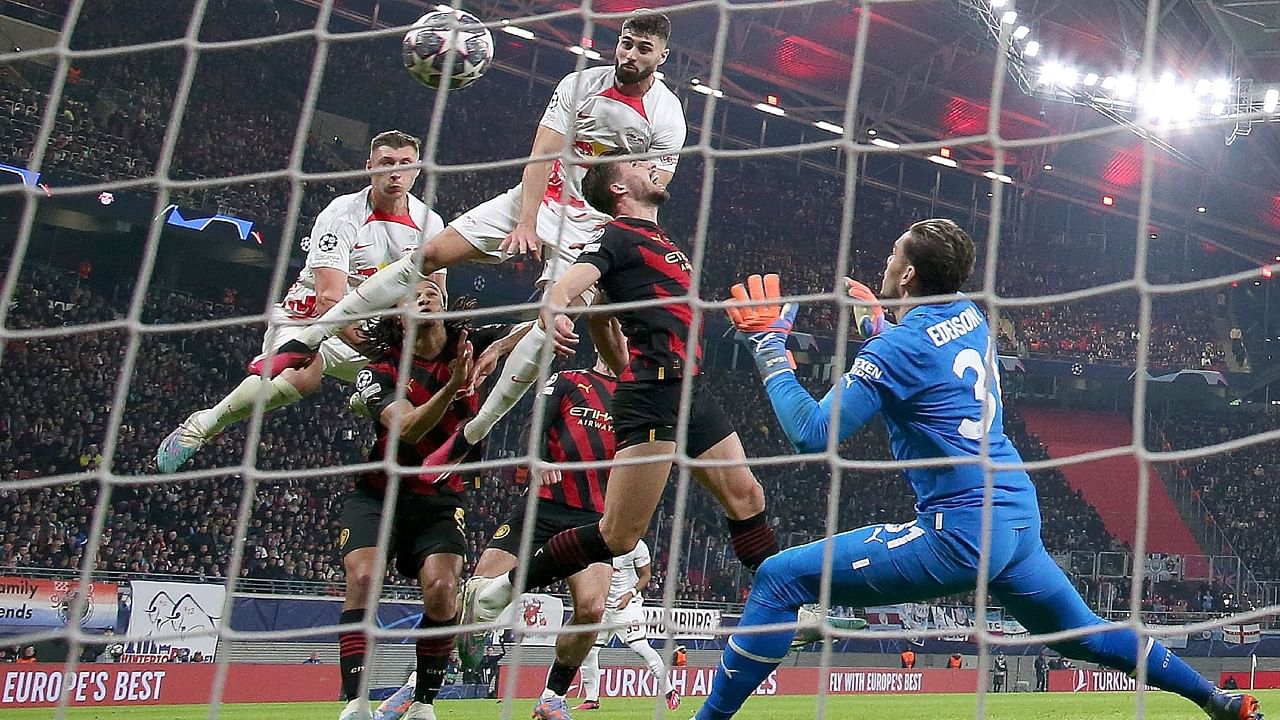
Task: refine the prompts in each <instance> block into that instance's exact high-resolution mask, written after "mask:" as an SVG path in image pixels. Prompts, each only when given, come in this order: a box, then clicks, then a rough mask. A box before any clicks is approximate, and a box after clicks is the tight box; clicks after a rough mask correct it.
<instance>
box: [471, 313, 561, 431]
mask: <svg viewBox="0 0 1280 720" xmlns="http://www.w3.org/2000/svg"><path fill="white" fill-rule="evenodd" d="M546 339H547V331H546V330H543V329H542V328H541V327H539V326H538V324H537V323H534V324H533V327H532V328H530V329H529V332H528V333H527V334H526V335H525V336H524V337H522V338H520V342H518V343H516V346H515V347H514V348H513V349H512V350H511V354H510V355H509V356H508V357H507V361H506V362H505V363H503V365H502V371H501V372H499V373H498V382H497V384H496V385H494V387H493V390H491V391H490V392H489V395H488V397H486V398H485V399H484V405H482V406H481V407H480V412H478V413H476V416H475V417H473V418H471V420H469V421H468V422H467V424H466V425H465V426H464V427H463V429H462V434H463V436H464V437H466V439H467V442H469V443H478V442H480V440H481V439H483V438H484V437H485V436H486V435H488V434H489V431H491V430H493V426H494V425H497V424H498V421H499V420H501V419H502V418H503V416H504V415H506V414H507V413H508V412H510V411H511V408H513V407H515V405H516V403H518V402H520V398H522V397H524V394H525V392H527V391H528V390H529V388H530V387H532V386H533V384H534V383H535V382H537V381H538V357H539V356H540V355H541V354H542V345H543V343H544V342H545V341H546Z"/></svg>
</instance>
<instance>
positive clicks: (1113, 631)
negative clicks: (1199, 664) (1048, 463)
mask: <svg viewBox="0 0 1280 720" xmlns="http://www.w3.org/2000/svg"><path fill="white" fill-rule="evenodd" d="M1019 534H1020V537H1019V538H1018V539H1017V540H1016V547H1017V550H1016V552H1015V553H1014V555H1013V557H1012V558H1011V559H1010V561H1009V563H1008V564H1007V565H1006V566H1005V568H1004V570H1003V571H1002V572H1000V573H999V574H997V575H993V576H992V577H993V579H992V581H991V592H992V594H993V595H994V596H995V597H996V598H997V599H999V600H1000V602H1001V604H1002V605H1003V606H1004V608H1005V609H1006V610H1008V611H1009V612H1010V614H1012V615H1013V616H1014V617H1015V618H1017V619H1018V621H1019V622H1021V623H1022V624H1023V626H1025V627H1026V628H1027V630H1029V631H1031V632H1033V633H1049V632H1058V631H1061V630H1071V629H1075V628H1082V627H1106V628H1108V629H1107V630H1106V631H1103V632H1096V633H1090V634H1088V635H1084V636H1081V637H1079V638H1075V639H1073V640H1065V641H1061V642H1057V643H1052V644H1050V645H1049V647H1051V648H1053V649H1054V650H1057V651H1058V652H1060V653H1062V654H1063V655H1065V656H1067V657H1069V658H1073V659H1076V660H1084V661H1087V662H1093V663H1098V664H1099V665H1105V666H1107V667H1110V668H1114V669H1116V670H1122V671H1124V672H1126V673H1129V674H1130V675H1135V676H1136V674H1137V671H1136V668H1137V667H1138V663H1139V662H1140V661H1142V660H1144V659H1145V665H1146V668H1147V683H1149V684H1151V685H1154V686H1155V687H1158V688H1160V689H1161V690H1167V691H1169V692H1172V693H1177V694H1178V695H1181V696H1182V697H1184V698H1186V699H1188V700H1190V701H1191V702H1193V703H1195V704H1196V705H1197V706H1198V707H1200V708H1201V709H1203V710H1204V711H1205V713H1207V714H1208V716H1209V717H1210V718H1213V719H1214V720H1255V719H1256V720H1261V718H1262V713H1261V712H1260V711H1259V709H1258V700H1257V698H1255V697H1254V696H1252V695H1249V694H1247V693H1245V694H1231V693H1228V692H1226V691H1223V690H1220V689H1218V688H1217V687H1215V686H1214V684H1213V683H1211V682H1209V681H1208V680H1206V679H1205V678H1204V677H1203V676H1201V675H1200V674H1199V673H1198V672H1196V670H1195V669H1193V668H1192V667H1191V666H1190V665H1187V663H1186V662H1184V661H1183V660H1182V659H1181V658H1179V657H1178V656H1177V655H1175V654H1174V653H1173V652H1172V651H1171V650H1169V649H1168V648H1166V647H1165V646H1164V645H1162V644H1161V643H1159V642H1157V641H1156V639H1155V638H1139V637H1138V634H1137V633H1135V632H1134V631H1133V629H1132V628H1130V627H1127V626H1124V625H1119V624H1116V623H1111V622H1107V621H1106V620H1103V619H1102V618H1100V617H1098V616H1097V615H1096V614H1094V613H1093V611H1092V610H1090V609H1089V606H1088V605H1086V604H1085V602H1084V599H1083V598H1081V597H1080V593H1079V592H1077V591H1076V589H1075V586H1073V585H1072V584H1071V580H1070V579H1069V578H1068V577H1067V576H1066V574H1065V573H1063V571H1062V568H1060V567H1059V566H1058V564H1057V563H1055V562H1054V561H1053V558H1052V557H1050V556H1049V553H1048V552H1047V551H1046V550H1045V548H1044V545H1043V544H1042V543H1041V540H1040V528H1039V527H1033V528H1028V529H1026V530H1021V531H1019Z"/></svg>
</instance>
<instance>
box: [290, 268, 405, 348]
mask: <svg viewBox="0 0 1280 720" xmlns="http://www.w3.org/2000/svg"><path fill="white" fill-rule="evenodd" d="M420 263H421V259H420V258H419V257H418V253H412V254H409V255H405V256H404V257H402V258H400V259H399V260H397V261H395V262H393V263H391V264H390V265H388V266H386V267H384V268H382V269H381V270H379V271H378V272H376V273H374V274H373V275H371V276H369V278H368V279H367V280H365V281H364V282H362V283H360V287H358V288H356V289H355V290H352V291H351V292H349V293H347V296H346V297H344V298H342V300H340V301H339V302H338V304H337V305H334V306H333V307H331V308H329V311H328V312H326V313H325V314H324V315H323V316H322V317H321V318H320V319H319V320H317V321H316V322H315V324H313V325H310V326H308V327H306V328H304V329H303V330H302V332H300V333H298V336H297V338H296V339H297V340H298V341H299V342H301V343H302V344H304V345H306V346H307V347H309V348H312V349H315V348H318V347H320V343H322V342H324V340H325V338H328V337H331V336H333V335H334V334H336V333H337V332H338V331H339V330H341V329H342V328H344V327H346V326H348V325H350V324H351V323H352V322H353V318H354V317H355V316H357V315H363V314H365V313H371V312H374V311H375V310H383V309H385V308H389V307H394V306H395V304H396V303H398V302H400V301H401V300H403V299H404V298H406V297H408V295H409V292H410V289H411V288H413V287H414V286H415V285H417V284H418V283H419V282H420V281H422V280H425V279H426V277H425V276H424V275H423V274H422V272H421V271H420V270H419V269H418V267H419V264H420Z"/></svg>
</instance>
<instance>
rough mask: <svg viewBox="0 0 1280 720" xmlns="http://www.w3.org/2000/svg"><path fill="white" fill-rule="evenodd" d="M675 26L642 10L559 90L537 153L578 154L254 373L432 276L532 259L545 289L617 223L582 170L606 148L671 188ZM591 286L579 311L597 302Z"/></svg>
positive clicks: (530, 358) (513, 373)
mask: <svg viewBox="0 0 1280 720" xmlns="http://www.w3.org/2000/svg"><path fill="white" fill-rule="evenodd" d="M670 37H671V21H670V20H668V19H667V17H666V16H665V15H663V14H661V13H656V12H652V11H637V12H636V13H635V14H633V15H631V16H630V17H628V18H627V19H626V20H625V21H624V22H623V24H622V33H621V35H620V36H619V38H618V46H617V48H616V50H615V51H614V62H613V65H611V66H606V67H593V68H587V69H585V70H582V71H579V72H574V73H570V74H568V75H566V76H565V77H564V79H563V80H561V81H560V84H559V85H558V86H557V87H556V90H555V93H553V94H552V96H551V101H550V102H549V103H548V104H547V109H546V111H545V112H544V113H543V115H542V120H541V121H540V122H539V124H538V130H537V134H536V135H535V136H534V140H533V150H532V152H531V154H530V155H531V157H540V156H550V155H555V154H557V153H562V152H564V150H565V148H566V146H567V147H568V148H569V154H570V159H569V161H568V162H565V161H564V160H562V159H559V158H557V159H554V160H545V159H538V160H531V161H530V162H529V163H528V164H527V165H525V168H524V173H523V175H522V177H521V181H520V184H519V185H516V186H515V187H513V188H511V189H510V190H508V191H507V192H505V193H503V194H502V195H499V196H498V197H495V198H493V199H491V200H489V201H487V202H484V203H482V204H480V205H479V206H477V207H475V208H474V209H472V210H470V211H468V212H466V213H463V214H462V216H461V217H459V218H458V219H457V220H454V221H453V222H452V223H450V224H449V226H448V227H447V228H445V229H444V231H443V232H441V233H440V234H438V235H436V236H435V237H432V238H430V239H429V240H428V241H427V243H426V244H425V245H424V246H423V249H422V253H421V254H420V255H418V256H414V257H413V258H404V259H403V260H401V261H400V262H397V263H394V264H392V265H391V266H390V267H388V268H386V269H385V270H383V271H382V272H379V273H378V274H377V275H375V276H373V277H372V278H370V279H369V281H368V282H367V283H364V284H363V285H361V287H360V291H359V292H357V293H353V294H351V295H350V296H348V297H347V298H344V299H343V301H342V302H340V303H338V304H337V305H336V306H334V307H333V309H331V310H330V311H329V312H327V313H325V315H324V317H322V318H320V320H319V322H318V323H316V324H315V325H313V326H312V327H310V328H307V329H305V330H303V331H302V332H299V333H298V334H297V335H296V336H294V337H292V338H290V340H289V342H287V343H283V344H281V345H280V346H279V352H278V353H277V354H276V355H275V356H274V358H273V362H272V365H271V367H268V368H263V367H262V365H261V364H260V363H259V364H257V365H254V366H251V367H250V369H251V371H253V372H260V371H264V372H265V374H266V375H267V376H275V375H277V374H279V373H280V372H282V371H283V370H284V369H286V368H293V367H299V366H305V365H307V364H308V363H310V362H311V360H312V358H314V357H315V354H316V350H317V348H319V347H321V345H322V343H323V342H324V340H325V339H326V338H327V337H329V336H330V335H332V334H333V333H336V332H338V331H339V330H340V329H341V328H342V327H344V326H345V325H347V324H348V323H349V322H350V321H351V318H353V317H356V316H359V315H363V314H367V313H370V312H373V311H376V310H380V309H382V308H386V307H390V306H392V305H394V304H395V303H396V302H398V301H399V300H400V299H401V298H403V297H404V296H405V295H406V293H407V292H408V290H409V288H411V287H412V286H413V284H414V283H415V282H417V281H418V280H419V279H421V278H422V277H423V276H424V275H425V274H429V273H432V272H435V271H436V270H439V269H440V268H446V267H450V266H452V265H455V264H457V263H460V262H466V261H471V262H482V263H500V262H503V261H504V260H506V259H507V258H509V257H511V256H512V255H514V254H524V253H530V254H532V255H533V256H535V257H537V258H539V259H541V260H542V261H543V272H542V276H541V278H539V280H538V283H537V284H538V286H539V287H545V286H547V285H548V284H550V283H552V282H554V281H555V280H557V279H558V278H559V277H560V276H561V275H563V274H564V273H565V271H566V270H568V268H569V267H570V266H572V265H573V263H574V261H575V260H577V257H578V253H579V252H580V248H581V247H582V246H583V245H586V244H587V243H590V242H592V241H594V240H595V239H596V238H598V237H599V236H600V232H601V231H602V230H603V228H604V226H605V224H606V223H607V222H609V217H608V216H607V215H604V214H602V213H600V212H599V211H598V210H596V209H594V208H592V207H591V206H590V205H589V204H588V203H587V202H586V201H585V199H584V198H583V194H582V178H583V176H584V175H585V174H586V172H587V168H586V167H585V166H584V165H581V164H577V163H575V162H573V159H590V158H595V157H600V156H602V155H605V154H607V153H624V154H639V153H655V154H657V155H658V159H657V160H656V161H655V164H656V167H657V171H658V177H659V179H660V183H661V184H662V185H663V186H665V185H666V184H667V183H669V182H670V181H671V177H672V175H673V174H674V173H675V170H676V163H677V162H678V161H679V151H680V148H681V147H683V145H684V139H685V132H686V129H685V121H684V111H683V109H682V108H681V106H680V101H679V99H677V98H676V96H675V94H674V93H672V92H671V90H670V89H669V88H667V86H666V85H665V84H663V83H662V81H660V80H659V79H658V78H657V77H656V76H655V75H654V72H655V71H656V70H657V69H658V66H659V65H661V64H662V63H663V62H665V61H666V59H667V52H668V51H667V41H668V40H669V39H670ZM593 297H594V291H593V290H592V289H591V288H584V289H582V290H581V291H580V292H579V293H577V294H576V295H575V296H574V298H573V299H572V302H573V304H575V305H578V304H587V303H590V302H591V300H592V299H593ZM546 340H547V336H546V333H545V332H544V331H543V330H542V328H535V329H534V330H533V331H532V332H530V333H529V334H528V335H527V336H525V338H524V340H523V341H522V342H521V343H520V344H519V345H518V346H517V347H516V349H515V350H514V351H512V353H511V357H510V358H509V359H508V360H507V362H506V364H505V365H504V366H503V370H502V373H501V374H500V375H499V378H498V382H497V385H496V386H495V387H494V389H493V391H492V392H491V393H490V394H489V397H488V398H487V399H486V400H485V404H484V407H482V408H481V409H480V413H479V414H478V415H477V416H476V418H475V419H474V420H472V421H471V422H469V423H467V427H466V431H465V438H464V439H465V441H466V442H469V443H474V442H478V441H479V440H480V439H481V438H483V437H484V436H485V435H488V434H489V431H490V430H491V429H492V428H493V426H494V425H495V424H497V422H498V420H500V419H501V418H502V417H503V416H504V415H506V413H507V412H508V411H509V410H510V409H511V408H512V407H513V406H514V405H515V404H516V402H518V401H519V400H520V398H521V397H522V396H523V395H524V393H525V392H526V391H527V390H528V389H529V387H530V386H531V385H532V384H533V383H534V382H536V381H537V378H538V358H539V355H540V351H541V348H542V346H543V345H544V344H545V343H546Z"/></svg>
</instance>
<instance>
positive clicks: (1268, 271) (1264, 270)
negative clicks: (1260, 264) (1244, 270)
mask: <svg viewBox="0 0 1280 720" xmlns="http://www.w3.org/2000/svg"><path fill="white" fill-rule="evenodd" d="M1272 274H1273V273H1272V270H1271V268H1269V267H1264V268H1262V277H1264V278H1266V279H1267V280H1270V279H1271V276H1272Z"/></svg>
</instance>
